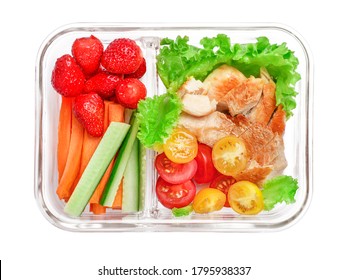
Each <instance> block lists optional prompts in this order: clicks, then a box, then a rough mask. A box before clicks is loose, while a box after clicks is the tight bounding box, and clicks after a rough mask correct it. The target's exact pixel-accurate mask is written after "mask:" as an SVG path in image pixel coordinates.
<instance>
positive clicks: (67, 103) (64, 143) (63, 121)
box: [57, 96, 73, 182]
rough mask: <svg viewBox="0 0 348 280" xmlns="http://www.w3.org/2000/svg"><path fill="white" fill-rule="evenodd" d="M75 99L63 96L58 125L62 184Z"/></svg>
mask: <svg viewBox="0 0 348 280" xmlns="http://www.w3.org/2000/svg"><path fill="white" fill-rule="evenodd" d="M72 102H73V98H69V97H64V96H62V104H61V107H60V114H59V124H58V147H57V160H58V182H60V180H61V178H62V175H63V172H64V168H65V164H66V160H67V158H68V153H69V146H70V137H71V115H72Z"/></svg>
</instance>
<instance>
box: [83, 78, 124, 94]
mask: <svg viewBox="0 0 348 280" xmlns="http://www.w3.org/2000/svg"><path fill="white" fill-rule="evenodd" d="M121 80H122V78H121V77H120V76H117V75H111V74H108V73H105V72H100V73H98V74H96V75H94V76H93V77H92V78H90V79H88V80H87V81H86V83H85V89H84V92H85V93H88V92H96V93H98V94H99V95H100V96H101V97H102V98H103V99H108V98H110V97H113V96H114V95H115V88H116V85H117V84H118V82H119V81H121Z"/></svg>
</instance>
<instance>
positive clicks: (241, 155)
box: [213, 136, 248, 176]
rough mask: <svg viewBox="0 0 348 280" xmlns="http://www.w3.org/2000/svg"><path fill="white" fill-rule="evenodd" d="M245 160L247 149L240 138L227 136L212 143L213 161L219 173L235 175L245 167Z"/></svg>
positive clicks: (246, 159)
mask: <svg viewBox="0 0 348 280" xmlns="http://www.w3.org/2000/svg"><path fill="white" fill-rule="evenodd" d="M247 161H248V158H247V150H246V148H245V144H244V141H243V140H242V139H240V138H237V137H235V136H227V137H224V138H222V139H220V140H219V141H217V142H216V143H215V144H214V147H213V163H214V166H215V168H216V169H217V170H218V171H219V172H220V173H222V174H224V175H227V176H236V175H238V174H239V173H240V172H242V171H243V170H244V169H245V167H246V165H247Z"/></svg>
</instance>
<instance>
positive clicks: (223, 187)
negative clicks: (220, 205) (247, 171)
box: [209, 174, 237, 207]
mask: <svg viewBox="0 0 348 280" xmlns="http://www.w3.org/2000/svg"><path fill="white" fill-rule="evenodd" d="M235 182H237V181H236V179H234V178H233V177H232V176H226V175H221V174H220V175H218V176H217V177H215V178H214V180H213V181H212V182H211V184H210V186H209V188H213V189H218V190H220V191H222V192H223V193H224V194H225V195H226V202H225V205H224V206H225V207H230V204H229V203H228V199H227V194H228V190H229V189H230V187H231V186H232V185H233V184H234V183H235Z"/></svg>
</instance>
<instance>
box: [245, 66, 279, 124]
mask: <svg viewBox="0 0 348 280" xmlns="http://www.w3.org/2000/svg"><path fill="white" fill-rule="evenodd" d="M260 73H261V79H262V80H263V81H264V83H265V84H264V86H263V90H262V97H261V99H260V101H259V103H258V104H257V105H256V106H255V107H254V108H253V109H252V110H251V111H250V112H249V113H248V118H249V120H250V121H251V122H253V123H254V122H258V123H260V124H262V125H264V126H266V125H267V124H268V123H269V121H270V119H271V117H272V115H273V113H274V110H275V109H276V96H275V90H276V85H275V83H274V82H273V80H272V79H271V77H270V75H269V74H268V72H267V70H266V69H265V68H261V71H260Z"/></svg>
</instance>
